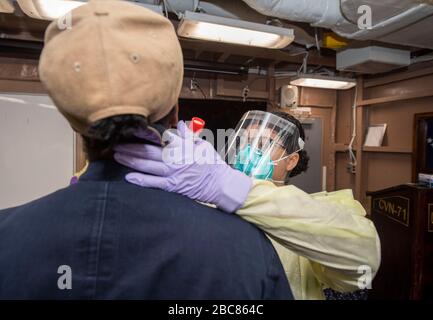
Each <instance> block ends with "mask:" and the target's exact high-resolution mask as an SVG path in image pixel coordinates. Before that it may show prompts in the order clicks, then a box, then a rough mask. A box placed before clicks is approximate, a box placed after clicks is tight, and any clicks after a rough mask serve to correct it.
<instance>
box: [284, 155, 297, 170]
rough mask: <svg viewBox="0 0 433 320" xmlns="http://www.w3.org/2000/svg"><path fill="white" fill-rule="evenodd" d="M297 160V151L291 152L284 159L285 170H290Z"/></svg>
mask: <svg viewBox="0 0 433 320" xmlns="http://www.w3.org/2000/svg"><path fill="white" fill-rule="evenodd" d="M298 162H299V153H297V152H296V153H294V154H292V155H291V156H290V157H289V158H287V161H286V171H292V170H293V169H294V168H295V167H296V165H297V164H298Z"/></svg>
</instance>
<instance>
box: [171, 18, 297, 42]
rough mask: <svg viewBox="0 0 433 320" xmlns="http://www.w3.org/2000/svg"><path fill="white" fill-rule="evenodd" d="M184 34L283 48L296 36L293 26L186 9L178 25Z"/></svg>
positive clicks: (182, 35) (199, 37)
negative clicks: (288, 27) (287, 26)
mask: <svg viewBox="0 0 433 320" xmlns="http://www.w3.org/2000/svg"><path fill="white" fill-rule="evenodd" d="M177 33H178V35H179V36H181V37H185V38H193V39H199V40H208V41H217V42H225V43H232V44H241V45H247V46H255V47H264V48H271V49H281V48H284V47H286V46H288V45H289V44H290V43H291V42H292V41H293V40H294V39H295V36H294V34H293V29H287V28H280V27H275V26H270V25H265V24H259V23H253V22H247V21H242V20H235V19H229V18H223V17H217V16H211V15H208V14H203V13H194V12H189V11H186V12H185V14H184V15H183V17H182V20H181V22H180V24H179V26H178V28H177Z"/></svg>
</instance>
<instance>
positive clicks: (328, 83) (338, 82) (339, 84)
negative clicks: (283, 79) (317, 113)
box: [290, 74, 356, 90]
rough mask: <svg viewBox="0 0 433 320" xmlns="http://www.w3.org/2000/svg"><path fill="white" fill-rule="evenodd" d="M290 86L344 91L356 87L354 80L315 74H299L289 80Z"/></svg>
mask: <svg viewBox="0 0 433 320" xmlns="http://www.w3.org/2000/svg"><path fill="white" fill-rule="evenodd" d="M290 84H291V85H295V86H299V87H310V88H322V89H336V90H345V89H350V88H353V87H354V86H356V80H355V79H351V78H342V77H330V76H319V75H315V74H301V75H299V76H297V77H296V78H294V79H293V80H291V81H290Z"/></svg>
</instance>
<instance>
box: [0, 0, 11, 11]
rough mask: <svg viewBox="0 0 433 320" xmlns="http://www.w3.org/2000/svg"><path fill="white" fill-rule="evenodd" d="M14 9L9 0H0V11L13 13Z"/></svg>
mask: <svg viewBox="0 0 433 320" xmlns="http://www.w3.org/2000/svg"><path fill="white" fill-rule="evenodd" d="M14 11H15V8H14V5H13V4H12V1H11V0H1V1H0V12H3V13H13V12H14Z"/></svg>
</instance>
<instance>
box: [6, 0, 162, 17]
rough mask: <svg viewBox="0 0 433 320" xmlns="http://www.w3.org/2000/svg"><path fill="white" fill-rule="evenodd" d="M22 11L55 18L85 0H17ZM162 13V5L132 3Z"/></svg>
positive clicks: (36, 15)
mask: <svg viewBox="0 0 433 320" xmlns="http://www.w3.org/2000/svg"><path fill="white" fill-rule="evenodd" d="M0 1H3V0H0ZM17 2H18V4H19V5H20V7H21V9H22V10H23V11H24V13H25V14H26V15H28V16H30V17H32V18H35V19H41V20H55V19H58V18H60V17H63V16H64V15H65V14H67V13H68V12H69V11H71V10H74V9H75V8H78V7H79V6H82V5H83V4H86V2H87V0H83V1H76V0H17ZM134 4H137V5H139V6H142V7H145V8H147V9H149V10H152V11H154V12H156V13H158V14H160V15H163V12H162V7H161V6H157V5H152V4H145V3H138V2H137V3H134ZM0 11H1V4H0Z"/></svg>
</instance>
